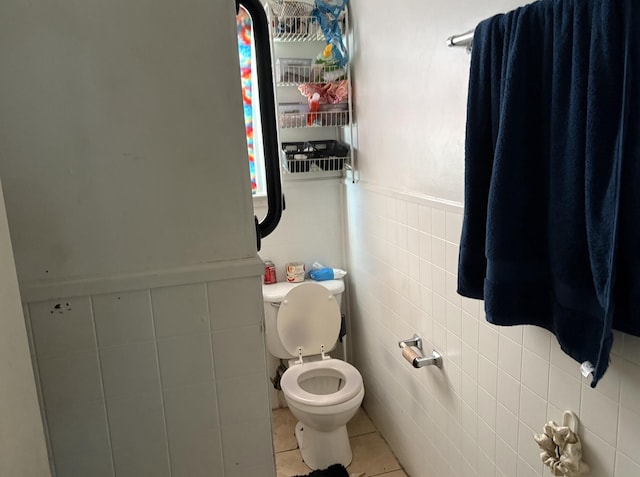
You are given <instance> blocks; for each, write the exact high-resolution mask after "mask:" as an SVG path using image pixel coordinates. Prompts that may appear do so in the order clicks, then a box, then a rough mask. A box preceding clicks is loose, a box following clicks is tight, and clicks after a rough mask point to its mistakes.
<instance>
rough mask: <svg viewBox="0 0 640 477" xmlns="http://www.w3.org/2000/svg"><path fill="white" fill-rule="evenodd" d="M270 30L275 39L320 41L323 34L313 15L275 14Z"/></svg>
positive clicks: (322, 38)
mask: <svg viewBox="0 0 640 477" xmlns="http://www.w3.org/2000/svg"><path fill="white" fill-rule="evenodd" d="M271 27H272V28H271V32H272V34H273V39H274V40H275V41H322V40H324V35H323V34H322V30H321V29H320V25H319V24H318V22H317V20H316V19H315V17H313V16H277V17H275V18H274V19H273V20H272V25H271Z"/></svg>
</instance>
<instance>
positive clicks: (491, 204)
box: [458, 0, 640, 386]
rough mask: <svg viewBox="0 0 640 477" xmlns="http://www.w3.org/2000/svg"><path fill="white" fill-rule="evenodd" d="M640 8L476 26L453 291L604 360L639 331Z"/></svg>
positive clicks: (523, 15)
mask: <svg viewBox="0 0 640 477" xmlns="http://www.w3.org/2000/svg"><path fill="white" fill-rule="evenodd" d="M639 27H640V5H639V4H638V2H634V1H633V0H540V1H538V2H535V3H532V4H530V5H527V6H525V7H521V8H518V9H516V10H514V11H512V12H509V13H507V14H504V15H497V16H495V17H492V18H489V19H487V20H485V21H483V22H481V23H480V24H479V25H478V27H477V28H476V30H475V34H474V40H473V50H472V58H471V71H470V77H469V97H468V111H467V133H466V150H465V211H464V222H463V229H462V238H461V245H460V257H459V269H458V292H459V293H460V294H461V295H464V296H468V297H472V298H479V299H484V300H485V311H486V314H487V320H488V321H490V322H491V323H494V324H497V325H519V324H532V325H537V326H541V327H544V328H546V329H548V330H550V331H552V332H553V333H554V334H555V335H556V337H557V339H558V342H559V343H560V346H561V348H562V349H563V350H564V351H565V352H566V353H567V354H569V355H570V356H571V357H573V358H574V359H575V360H576V361H578V362H584V361H590V362H591V363H592V364H593V365H594V366H595V372H594V374H593V381H592V383H591V385H592V386H595V385H596V383H597V382H598V380H599V379H600V378H601V377H602V375H603V374H604V372H605V371H606V369H607V366H608V363H609V352H610V349H611V345H612V342H613V335H612V328H616V329H619V330H622V331H625V332H628V333H632V334H635V335H640V248H639V245H640V189H638V184H640V134H638V131H640V71H639V70H638V68H639V66H640V35H637V34H632V32H633V31H634V29H635V31H637V29H638V28H639Z"/></svg>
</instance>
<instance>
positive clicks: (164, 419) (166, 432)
mask: <svg viewBox="0 0 640 477" xmlns="http://www.w3.org/2000/svg"><path fill="white" fill-rule="evenodd" d="M147 299H148V300H149V308H150V310H151V329H152V331H153V348H154V350H155V354H156V372H157V373H158V384H159V385H160V405H161V406H162V423H163V425H164V435H165V449H166V451H167V463H168V464H169V469H168V470H169V477H171V476H172V475H173V469H172V466H171V447H170V445H169V429H168V428H167V412H166V409H165V402H164V387H163V386H162V373H161V372H160V353H159V351H158V337H157V335H156V317H155V312H154V308H153V297H152V296H151V288H149V289H148V291H147Z"/></svg>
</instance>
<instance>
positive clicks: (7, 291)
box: [0, 184, 51, 477]
mask: <svg viewBox="0 0 640 477" xmlns="http://www.w3.org/2000/svg"><path fill="white" fill-rule="evenodd" d="M0 383H2V385H1V386H0V477H5V476H7V477H9V476H15V477H47V476H50V475H51V473H50V472H49V464H48V460H47V450H46V445H45V438H44V431H43V428H42V419H41V417H40V409H39V408H38V398H37V395H36V388H35V381H34V377H33V368H32V366H31V356H30V354H29V344H28V342H27V333H26V329H25V323H24V317H23V314H22V305H21V304H20V292H19V291H18V280H17V277H16V266H15V263H14V261H13V251H12V248H11V240H10V238H9V227H8V225H7V216H6V213H5V206H4V196H3V195H2V185H1V184H0Z"/></svg>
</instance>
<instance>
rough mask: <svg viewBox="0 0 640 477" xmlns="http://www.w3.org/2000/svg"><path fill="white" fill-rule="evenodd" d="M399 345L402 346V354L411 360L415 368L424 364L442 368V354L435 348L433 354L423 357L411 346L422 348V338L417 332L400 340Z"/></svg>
mask: <svg viewBox="0 0 640 477" xmlns="http://www.w3.org/2000/svg"><path fill="white" fill-rule="evenodd" d="M398 346H399V347H400V348H402V356H403V357H404V359H406V360H407V361H409V362H410V363H411V365H412V366H413V367H414V368H422V367H423V366H437V367H438V368H442V355H441V354H440V353H438V352H437V351H436V350H435V349H434V350H433V351H432V353H431V356H427V357H423V356H420V355H419V354H418V353H416V352H415V351H414V350H412V349H411V347H414V348H418V349H419V350H422V338H420V336H418V335H417V334H414V335H413V338H409V339H406V340H401V341H399V342H398Z"/></svg>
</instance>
